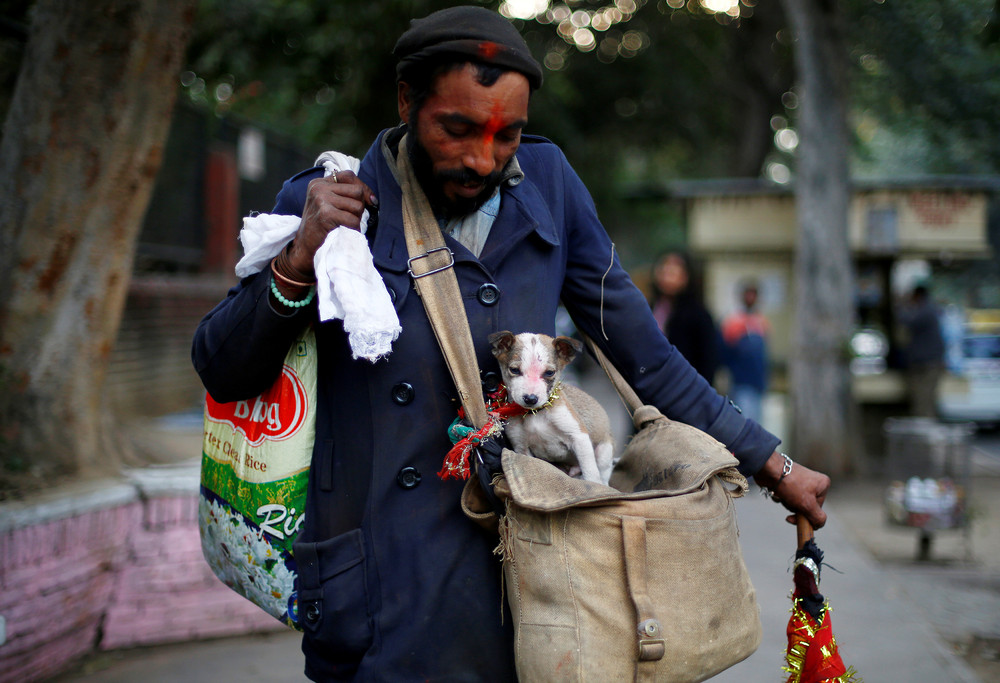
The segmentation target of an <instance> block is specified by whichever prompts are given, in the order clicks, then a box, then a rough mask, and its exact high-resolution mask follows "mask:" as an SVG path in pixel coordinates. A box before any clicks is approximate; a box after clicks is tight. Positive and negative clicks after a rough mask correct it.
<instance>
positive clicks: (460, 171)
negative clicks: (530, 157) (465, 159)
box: [406, 125, 500, 219]
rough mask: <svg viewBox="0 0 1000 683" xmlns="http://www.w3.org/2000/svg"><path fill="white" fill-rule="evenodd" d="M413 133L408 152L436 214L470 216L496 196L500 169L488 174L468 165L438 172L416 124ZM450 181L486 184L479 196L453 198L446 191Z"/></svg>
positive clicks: (418, 180)
mask: <svg viewBox="0 0 1000 683" xmlns="http://www.w3.org/2000/svg"><path fill="white" fill-rule="evenodd" d="M409 132H410V134H409V135H407V137H406V153H407V155H408V156H409V157H410V165H411V166H412V167H413V175H414V176H416V178H417V182H418V183H420V187H421V188H422V189H423V191H424V194H426V195H427V201H429V202H430V205H431V208H432V209H433V210H434V214H435V215H436V216H438V217H439V218H444V219H451V218H460V217H462V216H468V215H469V214H471V213H472V212H474V211H476V210H477V209H478V208H479V207H481V206H482V205H483V204H485V203H486V201H487V200H488V199H489V198H490V197H492V196H493V191H494V190H496V188H497V186H498V185H499V184H500V171H493V172H492V173H490V174H489V175H487V176H481V175H479V174H478V173H476V172H475V171H472V170H470V169H468V168H464V167H463V168H455V169H450V168H449V169H444V170H441V171H436V172H435V170H434V163H433V162H432V161H431V156H430V154H428V153H427V148H426V147H424V145H423V143H422V142H421V141H420V138H419V137H418V135H417V129H416V126H413V125H411V126H410V131H409ZM448 181H451V182H455V183H459V184H466V183H482V185H483V190H482V192H480V193H479V194H477V195H476V196H475V197H468V198H466V197H449V196H447V195H446V194H445V193H444V184H445V183H446V182H448Z"/></svg>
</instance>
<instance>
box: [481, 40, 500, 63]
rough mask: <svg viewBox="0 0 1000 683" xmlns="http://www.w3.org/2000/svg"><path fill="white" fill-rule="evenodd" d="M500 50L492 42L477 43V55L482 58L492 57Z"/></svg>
mask: <svg viewBox="0 0 1000 683" xmlns="http://www.w3.org/2000/svg"><path fill="white" fill-rule="evenodd" d="M498 52H500V46H499V45H497V44H496V43H493V42H485V43H479V56H480V57H482V58H483V59H493V58H494V57H496V56H497V53H498Z"/></svg>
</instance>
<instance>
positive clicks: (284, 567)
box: [199, 327, 316, 629]
mask: <svg viewBox="0 0 1000 683" xmlns="http://www.w3.org/2000/svg"><path fill="white" fill-rule="evenodd" d="M315 402H316V340H315V335H314V333H313V331H312V328H311V327H310V328H309V329H308V330H307V331H306V332H305V333H304V334H303V336H302V337H301V338H300V339H298V340H297V341H296V342H295V343H294V344H293V345H292V348H291V349H290V350H289V352H288V355H287V356H286V358H285V365H284V368H283V369H282V373H281V376H280V377H279V378H278V380H277V381H275V383H274V384H273V385H272V386H271V387H270V388H269V389H268V390H267V391H265V392H263V393H262V394H261V395H260V396H257V397H256V398H254V399H251V400H248V401H236V402H233V403H218V402H216V401H214V400H213V399H212V397H211V396H207V397H206V400H205V437H204V441H203V444H202V461H201V500H200V508H199V528H200V531H201V548H202V553H203V554H204V556H205V560H206V561H207V562H208V564H209V566H210V567H211V568H212V571H213V572H214V573H215V575H216V576H217V577H219V579H220V580H221V581H222V582H223V583H225V584H226V585H227V586H229V587H230V588H232V589H233V590H235V591H236V592H237V593H239V594H240V595H242V596H243V597H245V598H247V599H248V600H251V601H252V602H254V603H255V604H257V605H258V606H259V607H261V608H262V609H263V610H264V611H265V612H267V613H268V614H270V615H271V616H273V617H275V618H276V619H278V620H279V621H282V622H284V623H285V624H287V625H288V626H290V627H292V628H296V629H298V628H299V626H298V624H297V621H298V617H297V609H296V594H295V577H296V566H295V558H294V557H293V556H292V543H293V542H294V541H295V538H296V536H297V535H298V533H299V529H300V528H301V526H302V522H303V520H304V513H305V506H306V488H307V485H308V481H309V463H310V460H311V457H312V449H313V441H314V439H315V434H316V414H315V409H316V406H315Z"/></svg>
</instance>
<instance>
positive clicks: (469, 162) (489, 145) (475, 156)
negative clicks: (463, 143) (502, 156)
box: [462, 138, 496, 177]
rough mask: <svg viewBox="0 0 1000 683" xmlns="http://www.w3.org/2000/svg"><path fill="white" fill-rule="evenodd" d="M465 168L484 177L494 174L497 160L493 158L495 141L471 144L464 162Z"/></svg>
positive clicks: (481, 141) (481, 140)
mask: <svg viewBox="0 0 1000 683" xmlns="http://www.w3.org/2000/svg"><path fill="white" fill-rule="evenodd" d="M462 161H463V163H464V164H465V167H466V168H468V169H469V170H470V171H475V172H476V173H477V174H478V175H480V176H482V177H486V176H488V175H489V174H490V173H493V170H494V168H495V166H496V159H495V158H494V157H493V139H492V138H488V139H480V140H477V141H475V142H473V143H472V144H470V145H469V146H468V147H467V148H466V150H465V158H464V159H463V160H462Z"/></svg>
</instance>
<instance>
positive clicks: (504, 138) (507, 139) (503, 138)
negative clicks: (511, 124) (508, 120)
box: [497, 131, 518, 144]
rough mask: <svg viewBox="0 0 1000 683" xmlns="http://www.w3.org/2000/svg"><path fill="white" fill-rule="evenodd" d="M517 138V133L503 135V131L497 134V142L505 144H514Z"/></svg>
mask: <svg viewBox="0 0 1000 683" xmlns="http://www.w3.org/2000/svg"><path fill="white" fill-rule="evenodd" d="M517 138H518V134H517V133H505V132H503V131H501V132H499V133H497V140H499V141H500V142H503V143H505V144H512V143H515V142H517Z"/></svg>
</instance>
